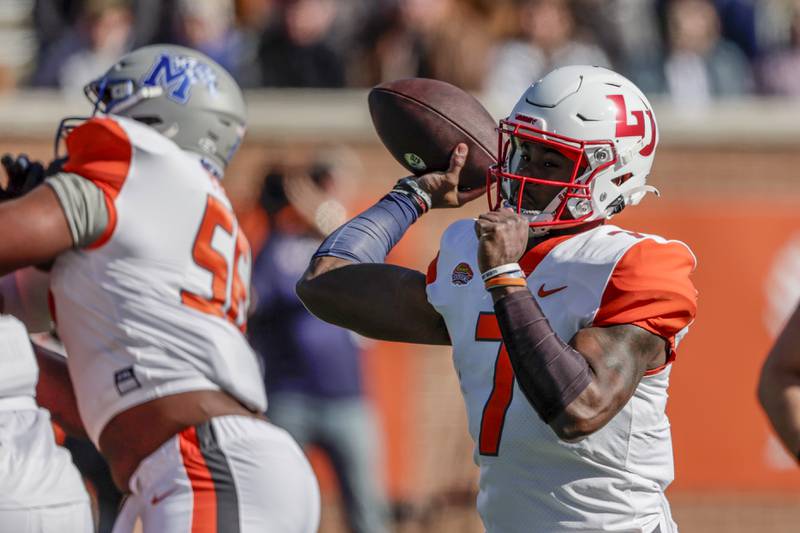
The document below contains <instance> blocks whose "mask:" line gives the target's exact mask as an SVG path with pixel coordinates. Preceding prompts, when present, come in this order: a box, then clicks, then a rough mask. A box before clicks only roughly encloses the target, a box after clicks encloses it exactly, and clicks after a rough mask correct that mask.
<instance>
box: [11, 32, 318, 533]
mask: <svg viewBox="0 0 800 533" xmlns="http://www.w3.org/2000/svg"><path fill="white" fill-rule="evenodd" d="M87 94H88V95H89V96H90V98H91V99H92V100H93V102H94V103H95V114H94V116H93V117H92V118H90V119H88V120H83V121H81V122H80V123H79V125H77V126H74V127H71V128H66V129H65V131H66V135H65V139H64V140H65V145H66V153H67V158H66V161H65V162H64V164H63V167H62V169H61V171H60V172H58V173H56V174H54V175H51V176H50V177H48V178H47V180H46V184H45V185H44V186H40V187H37V188H34V189H33V190H32V191H31V192H29V193H28V194H25V195H23V196H21V197H20V198H19V199H15V200H11V201H7V202H3V203H0V223H2V224H4V227H5V228H13V231H12V233H14V237H13V238H11V239H10V241H11V242H3V243H2V244H0V270H10V269H11V268H14V267H17V266H19V265H20V264H30V263H42V262H48V261H53V265H52V269H51V286H50V289H51V293H52V300H53V304H54V305H53V310H54V318H55V321H56V324H57V330H58V332H59V335H60V337H61V339H62V340H63V342H64V345H65V347H66V350H67V352H68V353H69V358H68V367H69V375H70V377H71V379H72V383H73V386H74V389H75V395H76V397H77V403H78V410H79V412H80V416H81V419H82V421H83V425H84V427H85V429H86V432H87V433H88V436H89V438H90V439H91V440H92V441H93V442H94V443H95V444H96V445H97V446H98V448H99V449H100V451H101V453H103V455H104V456H105V457H106V459H107V460H108V462H109V465H110V467H111V471H112V475H113V477H114V480H115V482H116V484H117V485H118V486H119V488H120V490H123V491H124V492H128V493H130V496H129V497H128V498H127V499H126V503H125V506H124V507H123V509H122V511H121V514H120V517H119V519H118V521H117V524H116V526H115V532H116V533H127V532H129V531H132V529H133V526H134V523H135V521H136V519H137V518H138V519H141V521H142V523H143V525H144V530H145V532H163V531H170V532H186V533H189V532H192V533H195V532H201V531H202V532H209V533H211V532H217V531H219V532H234V531H235V532H256V531H275V532H286V533H310V532H312V531H315V530H316V526H317V522H318V514H319V508H318V506H319V501H318V498H319V495H318V488H317V485H316V480H315V479H314V476H313V473H312V471H311V469H310V466H309V465H308V463H307V461H306V459H305V457H304V456H303V454H302V452H301V451H300V449H299V447H298V446H297V445H296V444H295V443H294V441H293V440H292V439H291V438H290V437H289V436H288V434H287V433H286V432H284V431H283V430H280V429H278V428H276V427H275V426H273V425H271V424H269V423H268V422H267V421H266V420H265V419H264V418H263V415H262V413H263V412H264V410H265V409H266V397H265V393H264V389H263V382H262V378H261V372H260V368H259V365H258V362H257V358H256V356H255V354H254V352H253V351H252V350H251V349H250V347H249V345H248V343H247V341H246V339H245V337H244V334H243V332H244V330H245V326H246V317H247V308H248V304H249V283H250V250H249V246H248V243H247V240H246V239H245V237H244V235H243V234H242V233H241V231H240V229H239V226H238V222H237V220H236V217H235V216H234V215H233V212H232V210H231V205H230V202H229V201H228V199H227V197H226V195H225V192H224V190H223V188H222V186H221V184H220V179H221V178H222V173H223V171H224V168H225V166H226V165H227V163H228V161H229V159H230V158H231V157H232V155H233V154H234V153H235V151H236V149H237V147H238V145H239V143H240V142H241V139H242V136H243V134H244V102H243V98H242V94H241V91H240V89H239V87H238V86H237V85H236V83H235V82H234V81H233V79H232V78H231V77H230V75H229V74H228V73H227V72H225V71H224V69H222V68H221V67H220V66H219V65H217V64H216V63H214V62H213V61H212V60H211V59H209V58H208V57H206V56H204V55H203V54H200V53H198V52H196V51H194V50H190V49H186V48H182V47H175V46H166V45H154V46H150V47H145V48H141V49H139V50H136V51H134V52H131V53H130V54H128V55H126V56H124V57H122V58H121V59H120V60H119V62H118V63H117V64H115V65H114V66H113V67H112V68H111V69H110V70H109V71H108V72H107V73H106V74H105V75H104V76H103V77H101V78H100V79H98V80H96V81H95V82H92V83H91V84H89V85H88V86H87ZM14 219H16V220H17V222H16V223H13V222H11V221H12V220H14ZM6 224H8V225H6Z"/></svg>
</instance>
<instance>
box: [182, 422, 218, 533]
mask: <svg viewBox="0 0 800 533" xmlns="http://www.w3.org/2000/svg"><path fill="white" fill-rule="evenodd" d="M178 442H179V444H180V450H181V457H182V458H183V466H184V468H185V469H186V475H187V476H188V477H189V481H190V482H191V484H192V494H193V499H194V501H193V509H192V529H191V533H217V495H216V491H215V489H214V481H213V479H212V478H211V471H209V469H208V465H207V464H206V460H205V458H204V457H203V454H202V453H201V452H200V443H199V441H198V440H197V431H196V430H195V428H194V427H190V428H187V429H185V430H183V431H181V432H180V433H179V434H178Z"/></svg>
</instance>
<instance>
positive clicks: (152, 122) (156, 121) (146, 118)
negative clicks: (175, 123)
mask: <svg viewBox="0 0 800 533" xmlns="http://www.w3.org/2000/svg"><path fill="white" fill-rule="evenodd" d="M131 118H132V119H133V120H135V121H137V122H141V123H142V124H147V125H148V126H159V125H161V124H163V123H164V121H163V120H162V119H161V117H157V116H155V115H136V116H134V117H131Z"/></svg>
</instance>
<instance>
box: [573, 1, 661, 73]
mask: <svg viewBox="0 0 800 533" xmlns="http://www.w3.org/2000/svg"><path fill="white" fill-rule="evenodd" d="M575 5H576V9H575V13H576V21H577V23H578V25H579V26H583V27H586V28H590V29H591V30H592V34H593V35H594V36H595V37H596V38H597V40H598V42H599V44H600V45H601V46H602V48H603V50H604V51H605V52H606V53H607V54H608V55H609V56H610V59H611V63H612V64H614V65H616V66H617V67H618V68H619V70H621V71H622V72H625V73H626V76H627V77H629V78H630V79H631V80H632V81H633V82H634V83H636V84H637V85H642V86H646V87H652V86H653V85H654V83H655V82H654V81H653V80H652V79H651V80H648V79H646V77H647V76H652V75H653V72H652V71H653V68H652V66H653V65H654V64H658V63H659V62H660V61H661V59H662V58H663V57H664V50H663V43H664V41H663V33H662V31H661V24H660V22H659V11H658V0H576V2H575Z"/></svg>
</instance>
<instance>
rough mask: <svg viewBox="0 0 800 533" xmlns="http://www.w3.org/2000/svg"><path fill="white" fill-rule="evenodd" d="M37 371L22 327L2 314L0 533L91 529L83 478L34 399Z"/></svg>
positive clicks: (81, 532) (85, 532)
mask: <svg viewBox="0 0 800 533" xmlns="http://www.w3.org/2000/svg"><path fill="white" fill-rule="evenodd" d="M0 302H2V298H0ZM38 374H39V372H38V368H37V366H36V359H35V358H34V354H33V349H32V348H31V342H30V340H29V339H28V332H27V330H26V329H25V326H24V325H23V324H22V323H21V322H20V321H19V320H17V319H16V318H14V317H12V316H10V315H0V533H60V532H62V531H70V532H75V533H91V532H92V531H94V526H93V524H92V513H91V510H90V508H89V495H88V494H87V492H86V488H85V487H84V486H83V480H82V479H81V476H80V474H79V473H78V470H77V469H76V468H75V465H73V464H72V458H71V457H70V454H69V452H68V451H67V450H65V449H64V448H62V447H60V446H58V445H57V444H56V442H55V436H54V435H53V427H52V425H51V423H50V414H49V413H48V412H47V411H46V410H45V409H42V408H40V407H39V406H38V405H37V404H36V382H37V379H38Z"/></svg>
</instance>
